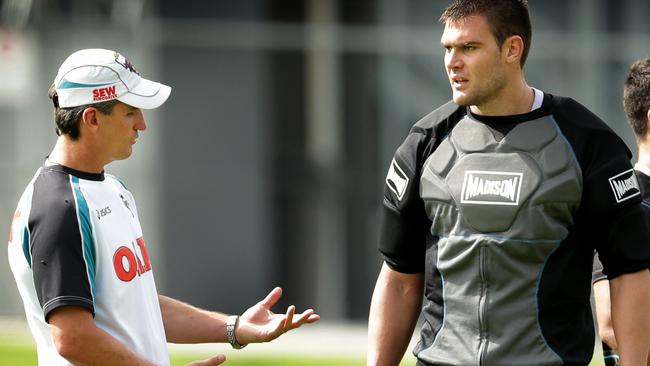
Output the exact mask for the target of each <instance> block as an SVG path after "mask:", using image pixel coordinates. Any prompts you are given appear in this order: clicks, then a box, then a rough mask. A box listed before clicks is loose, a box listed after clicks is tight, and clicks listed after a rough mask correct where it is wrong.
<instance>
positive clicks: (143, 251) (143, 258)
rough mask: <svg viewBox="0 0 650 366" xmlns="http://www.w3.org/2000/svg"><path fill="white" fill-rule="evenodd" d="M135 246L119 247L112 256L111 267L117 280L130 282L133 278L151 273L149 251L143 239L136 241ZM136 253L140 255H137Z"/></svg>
mask: <svg viewBox="0 0 650 366" xmlns="http://www.w3.org/2000/svg"><path fill="white" fill-rule="evenodd" d="M135 243H136V244H137V248H138V249H139V250H136V246H135V245H133V242H132V243H131V248H129V247H127V246H121V247H119V248H117V250H116V251H115V254H113V267H114V268H115V274H116V275H117V278H119V279H120V280H122V281H124V282H131V281H132V280H133V279H134V278H135V276H142V275H143V274H145V273H146V272H149V271H151V261H150V260H149V251H148V250H147V245H146V244H145V242H144V238H138V239H136V241H135ZM138 251H139V252H140V253H138Z"/></svg>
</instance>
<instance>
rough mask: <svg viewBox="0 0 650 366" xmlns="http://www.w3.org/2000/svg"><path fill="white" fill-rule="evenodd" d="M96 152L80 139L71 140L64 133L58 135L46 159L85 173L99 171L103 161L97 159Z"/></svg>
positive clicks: (103, 164)
mask: <svg viewBox="0 0 650 366" xmlns="http://www.w3.org/2000/svg"><path fill="white" fill-rule="evenodd" d="M97 156H98V155H97V152H96V151H93V150H92V149H90V148H89V147H88V146H87V144H84V143H82V142H81V141H80V140H76V141H75V140H72V139H70V138H69V137H67V136H65V135H61V136H59V138H58V139H57V140H56V144H55V145H54V149H52V152H51V153H50V155H49V157H48V159H49V160H50V161H51V162H52V163H56V164H61V165H64V166H66V167H68V168H72V169H75V170H79V171H82V172H86V173H101V172H103V171H104V166H105V165H106V164H105V163H102V162H101V161H99V159H97Z"/></svg>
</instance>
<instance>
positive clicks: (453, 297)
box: [379, 94, 650, 366]
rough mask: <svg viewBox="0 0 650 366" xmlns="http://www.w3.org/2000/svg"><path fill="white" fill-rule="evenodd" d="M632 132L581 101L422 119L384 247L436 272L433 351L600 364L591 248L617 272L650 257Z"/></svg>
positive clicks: (410, 269) (428, 341)
mask: <svg viewBox="0 0 650 366" xmlns="http://www.w3.org/2000/svg"><path fill="white" fill-rule="evenodd" d="M629 158H630V153H629V150H628V149H627V147H626V146H625V144H624V143H623V142H622V141H621V140H620V138H618V137H617V136H616V135H615V134H614V133H613V132H612V131H611V130H610V129H609V128H608V127H607V126H606V125H605V124H604V123H603V122H602V121H600V120H599V119H598V118H597V117H596V116H594V115H593V114H592V113H590V112H589V111H588V110H587V109H585V108H584V107H582V106H581V105H580V104H578V103H577V102H575V101H573V100H571V99H567V98H561V97H556V96H552V95H549V94H547V95H546V96H545V99H544V103H543V105H542V107H541V108H540V109H538V110H535V111H533V112H530V113H527V114H523V115H517V116H507V117H480V116H475V115H472V114H471V113H469V112H468V111H467V108H465V107H459V106H457V105H455V104H453V103H448V104H446V105H444V106H443V107H441V108H439V109H438V110H436V111H434V112H432V113H431V114H429V115H428V116H426V117H425V118H424V119H422V120H421V121H419V122H418V123H417V124H416V125H415V126H414V127H413V129H412V130H411V133H410V134H409V135H408V136H407V138H406V140H405V142H404V143H403V144H402V146H400V148H399V149H398V150H397V152H396V154H395V157H394V159H393V161H392V163H391V167H390V169H389V173H388V176H387V178H386V188H385V194H384V215H383V222H382V235H381V241H380V245H379V246H380V251H381V252H382V254H383V255H384V259H385V261H386V262H387V263H388V264H389V265H390V266H391V268H393V269H395V270H397V271H400V272H405V273H417V272H424V273H425V278H426V281H425V304H424V309H423V315H424V320H425V322H424V325H423V328H422V330H421V340H420V342H419V344H418V346H417V347H416V349H415V350H414V353H415V354H416V356H417V358H418V360H419V364H421V365H491V366H503V365H513V366H515V365H516V366H526V365H531V366H532V365H536V366H538V365H587V364H588V363H589V361H590V359H591V355H592V352H593V345H594V330H593V325H592V320H591V310H590V305H589V293H590V278H591V258H592V256H591V253H592V252H593V250H594V248H595V249H597V250H598V251H599V252H600V253H601V256H604V257H605V258H606V260H604V261H603V262H604V264H605V266H606V268H608V270H609V273H611V274H612V275H613V276H616V275H619V274H622V273H626V272H631V271H636V270H640V269H642V268H647V267H648V266H650V245H649V243H650V232H649V230H648V227H647V225H646V223H645V218H644V215H643V211H642V209H641V205H640V195H639V188H638V183H637V182H636V180H635V177H634V174H633V171H632V167H631V165H630V163H629Z"/></svg>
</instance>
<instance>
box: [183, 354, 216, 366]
mask: <svg viewBox="0 0 650 366" xmlns="http://www.w3.org/2000/svg"><path fill="white" fill-rule="evenodd" d="M224 362H226V357H225V356H224V355H216V356H214V357H211V358H208V359H207V360H202V361H192V362H190V363H188V364H187V365H186V366H217V365H221V364H222V363H224Z"/></svg>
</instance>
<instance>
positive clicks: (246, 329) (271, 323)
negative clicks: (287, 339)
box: [235, 287, 320, 344]
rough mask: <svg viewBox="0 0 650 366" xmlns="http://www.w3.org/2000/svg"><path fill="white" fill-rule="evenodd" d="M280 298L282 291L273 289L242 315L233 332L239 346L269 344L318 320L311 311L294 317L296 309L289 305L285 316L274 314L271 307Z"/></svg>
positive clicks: (318, 317)
mask: <svg viewBox="0 0 650 366" xmlns="http://www.w3.org/2000/svg"><path fill="white" fill-rule="evenodd" d="M281 296H282V289H281V288H279V287H276V288H274V289H273V290H272V291H271V292H270V293H269V294H268V295H267V296H266V298H265V299H264V300H262V301H260V302H258V303H257V304H255V305H254V306H252V307H251V308H249V309H248V310H246V311H245V312H244V314H242V316H241V317H240V318H239V325H238V326H237V329H236V330H235V337H236V338H237V341H238V342H239V343H241V344H247V343H259V342H269V341H272V340H274V339H276V338H278V337H279V336H280V335H282V334H283V333H286V332H288V331H290V330H291V329H295V328H298V327H300V326H301V325H303V324H306V323H313V322H316V321H318V320H319V319H320V315H318V314H316V313H314V310H313V309H308V310H305V311H304V312H303V313H301V314H298V315H296V314H295V312H296V307H295V306H293V305H291V306H289V307H288V308H287V312H286V314H275V313H273V312H272V311H271V307H273V305H275V303H276V302H278V300H279V299H280V297H281Z"/></svg>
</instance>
